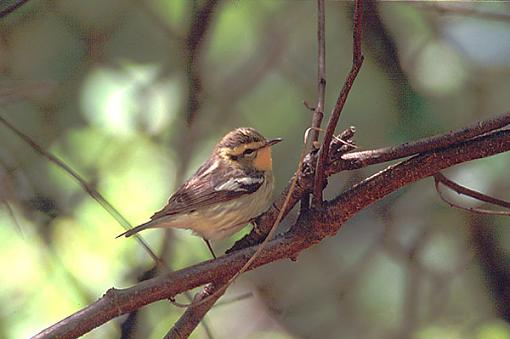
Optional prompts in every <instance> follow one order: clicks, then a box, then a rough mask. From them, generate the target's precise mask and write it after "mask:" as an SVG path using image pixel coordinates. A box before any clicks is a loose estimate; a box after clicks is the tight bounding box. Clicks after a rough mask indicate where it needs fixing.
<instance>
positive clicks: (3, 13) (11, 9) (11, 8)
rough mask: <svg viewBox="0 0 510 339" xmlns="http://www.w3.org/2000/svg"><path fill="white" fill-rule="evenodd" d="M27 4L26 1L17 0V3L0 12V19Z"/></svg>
mask: <svg viewBox="0 0 510 339" xmlns="http://www.w3.org/2000/svg"><path fill="white" fill-rule="evenodd" d="M27 2H28V0H18V1H15V2H14V3H13V4H11V5H8V6H7V7H5V8H4V9H2V10H0V18H3V17H5V16H7V15H9V14H11V13H12V12H14V11H15V10H17V9H18V8H20V7H21V6H23V5H24V4H26V3H27Z"/></svg>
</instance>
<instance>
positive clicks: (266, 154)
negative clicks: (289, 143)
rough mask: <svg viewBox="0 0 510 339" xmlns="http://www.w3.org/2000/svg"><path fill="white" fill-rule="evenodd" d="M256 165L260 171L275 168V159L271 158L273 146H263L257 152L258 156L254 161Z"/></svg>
mask: <svg viewBox="0 0 510 339" xmlns="http://www.w3.org/2000/svg"><path fill="white" fill-rule="evenodd" d="M253 164H254V166H255V168H256V169H258V170H260V171H269V170H271V169H272V168H273V161H272V160H271V147H266V148H262V149H260V150H259V151H258V152H257V157H256V158H255V161H254V163H253Z"/></svg>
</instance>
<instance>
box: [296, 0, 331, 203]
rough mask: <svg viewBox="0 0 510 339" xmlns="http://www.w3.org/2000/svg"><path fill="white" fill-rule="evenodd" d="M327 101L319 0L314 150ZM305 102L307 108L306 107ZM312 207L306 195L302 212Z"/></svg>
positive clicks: (319, 1) (323, 18)
mask: <svg viewBox="0 0 510 339" xmlns="http://www.w3.org/2000/svg"><path fill="white" fill-rule="evenodd" d="M325 100H326V13H325V9H324V0H317V105H316V106H315V108H314V111H313V117H312V127H311V129H310V133H311V141H312V149H318V148H319V146H318V140H319V132H320V128H321V124H322V119H323V118H324V103H325ZM306 105H307V104H306V101H305V106H306ZM309 206H310V194H309V193H306V194H305V195H304V196H303V198H302V199H301V210H303V211H304V210H307V209H308V208H309Z"/></svg>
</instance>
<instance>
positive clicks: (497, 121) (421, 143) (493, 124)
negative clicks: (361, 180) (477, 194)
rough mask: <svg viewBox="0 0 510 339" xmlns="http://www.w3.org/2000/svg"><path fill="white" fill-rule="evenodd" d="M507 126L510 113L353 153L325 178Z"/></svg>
mask: <svg viewBox="0 0 510 339" xmlns="http://www.w3.org/2000/svg"><path fill="white" fill-rule="evenodd" d="M508 125H510V112H507V113H505V114H503V115H501V116H498V117H495V118H491V119H487V120H483V121H477V122H475V123H473V124H471V125H469V126H467V127H464V128H461V129H458V130H452V131H450V132H448V133H446V134H438V135H435V136H432V137H428V138H423V139H419V140H416V141H411V142H407V143H405V144H402V145H398V146H390V147H383V148H379V149H375V150H369V151H360V152H352V153H349V154H345V155H343V156H342V158H341V159H340V160H339V161H338V163H337V164H336V165H335V166H332V167H330V168H329V171H330V172H331V171H332V172H331V173H329V172H328V173H327V174H332V173H337V172H339V171H342V170H354V169H359V168H363V167H366V166H369V165H374V164H380V163H383V162H387V161H392V160H397V159H401V158H404V157H409V156H412V155H415V154H418V153H423V152H428V151H431V150H434V149H437V148H444V147H448V146H451V145H454V144H456V143H458V142H460V141H465V140H469V139H472V138H474V137H476V136H480V135H482V134H485V133H488V132H490V131H494V130H497V129H500V128H503V127H505V126H508Z"/></svg>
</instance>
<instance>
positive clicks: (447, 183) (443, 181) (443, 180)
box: [434, 173, 510, 216]
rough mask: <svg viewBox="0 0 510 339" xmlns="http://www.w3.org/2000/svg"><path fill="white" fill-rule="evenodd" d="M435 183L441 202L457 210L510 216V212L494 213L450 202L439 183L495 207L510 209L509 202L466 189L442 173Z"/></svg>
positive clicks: (437, 175) (438, 174) (435, 179)
mask: <svg viewBox="0 0 510 339" xmlns="http://www.w3.org/2000/svg"><path fill="white" fill-rule="evenodd" d="M434 183H435V187H436V192H437V193H438V194H439V197H440V198H441V200H443V201H444V202H446V203H447V204H448V205H450V206H451V207H455V208H459V209H462V210H466V211H469V212H473V213H479V214H491V215H507V216H510V211H493V210H488V209H484V208H478V207H464V206H462V205H460V204H458V203H455V202H453V201H450V200H448V199H447V198H446V197H445V196H444V194H443V192H441V190H440V189H439V183H441V184H443V185H445V186H446V187H448V188H450V189H451V190H453V191H455V192H457V193H458V194H464V195H467V196H468V197H471V198H474V199H477V200H481V201H485V202H488V203H491V204H494V205H498V206H502V207H506V208H509V207H510V202H508V201H504V200H500V199H496V198H494V197H491V196H488V195H486V194H482V193H480V192H477V191H474V190H472V189H469V188H467V187H464V186H462V185H459V184H457V183H455V182H453V181H451V180H449V179H448V178H446V177H445V176H444V175H442V174H441V173H436V174H435V175H434Z"/></svg>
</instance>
